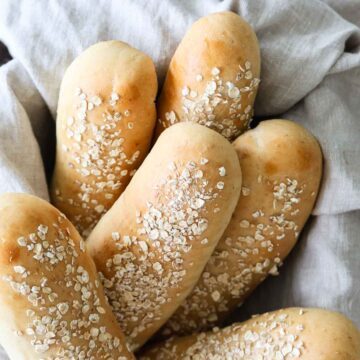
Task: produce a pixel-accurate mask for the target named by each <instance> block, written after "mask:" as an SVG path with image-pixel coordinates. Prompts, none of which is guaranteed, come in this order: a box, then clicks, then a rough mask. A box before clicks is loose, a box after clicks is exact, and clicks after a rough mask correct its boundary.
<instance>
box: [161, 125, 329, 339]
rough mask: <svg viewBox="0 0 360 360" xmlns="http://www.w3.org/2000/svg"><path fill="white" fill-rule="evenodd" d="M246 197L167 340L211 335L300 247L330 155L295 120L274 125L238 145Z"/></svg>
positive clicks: (171, 322) (167, 329) (171, 325)
mask: <svg viewBox="0 0 360 360" xmlns="http://www.w3.org/2000/svg"><path fill="white" fill-rule="evenodd" d="M233 145H234V147H235V149H236V151H237V154H238V156H239V159H240V165H241V168H242V173H243V186H242V195H241V197H240V199H239V202H238V204H237V207H236V209H235V211H234V214H233V216H232V219H231V221H230V224H229V226H228V227H227V229H226V231H225V233H224V234H223V236H222V237H221V240H220V241H219V244H218V245H217V247H216V249H215V251H214V253H213V254H212V256H211V258H210V261H209V263H208V264H207V266H206V268H205V270H204V272H203V274H202V276H201V278H200V280H199V282H198V284H197V285H196V287H195V288H194V290H193V292H192V293H191V295H190V296H189V297H188V298H187V299H186V300H185V302H184V303H183V304H182V305H181V306H180V307H179V309H178V310H177V311H176V312H175V314H174V315H173V316H172V318H171V319H170V320H169V321H168V323H167V325H166V326H165V328H164V329H163V334H164V335H168V334H172V333H175V334H178V335H183V334H190V333H193V332H198V331H204V330H209V329H211V328H212V327H213V326H215V325H218V324H220V323H221V321H222V320H223V319H224V318H225V317H226V316H227V315H228V314H229V313H230V312H231V311H233V310H234V309H235V308H236V307H237V306H239V305H240V304H241V303H242V302H243V301H244V300H245V298H246V297H247V296H248V295H249V294H250V293H251V292H252V291H253V290H254V289H255V287H256V286H258V285H259V283H260V282H261V281H263V280H264V279H265V278H266V277H267V275H268V274H269V273H270V274H273V275H276V274H277V271H278V266H279V265H281V264H282V261H283V260H284V258H285V257H286V256H287V255H288V253H289V252H290V250H291V249H292V248H293V246H294V245H295V242H296V240H297V238H298V235H299V233H300V231H301V229H302V228H303V226H304V224H305V222H306V220H307V219H308V217H309V216H310V213H311V210H312V208H313V206H314V202H315V199H316V196H317V193H318V189H319V184H320V179H321V170H322V156H321V150H320V147H319V144H318V143H317V141H316V139H315V138H314V137H313V136H312V135H311V134H310V133H309V132H308V131H307V130H306V129H304V128H303V127H301V126H300V125H297V124H296V123H294V122H291V121H287V120H267V121H264V122H262V123H260V125H259V126H258V127H257V128H256V129H254V130H250V131H248V132H246V133H245V134H243V135H241V136H240V137H239V138H237V139H236V141H235V142H234V143H233Z"/></svg>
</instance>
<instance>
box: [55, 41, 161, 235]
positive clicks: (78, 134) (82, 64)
mask: <svg viewBox="0 0 360 360" xmlns="http://www.w3.org/2000/svg"><path fill="white" fill-rule="evenodd" d="M156 92H157V78H156V73H155V67H154V64H153V62H152V60H151V59H150V58H149V57H148V56H146V55H145V54H143V53H142V52H141V51H139V50H136V49H134V48H132V47H130V46H129V45H127V44H125V43H123V42H120V41H106V42H101V43H98V44H96V45H93V46H91V47H90V48H88V49H87V50H85V51H84V52H83V53H82V54H81V55H80V56H79V57H78V58H76V59H75V60H74V62H73V63H72V64H71V65H70V66H69V68H68V69H67V71H66V73H65V75H64V78H63V81H62V84H61V89H60V95H59V104H58V112H57V129H56V135H57V150H56V165H55V172H54V175H53V181H52V191H51V197H52V202H53V203H54V205H55V206H56V207H57V208H58V209H60V210H61V211H62V212H64V214H65V215H66V216H67V217H68V218H69V219H70V221H71V222H72V223H73V224H74V225H75V227H76V228H77V229H78V230H79V232H80V233H81V235H82V236H83V237H86V236H87V235H88V234H89V232H90V231H91V229H92V228H93V227H94V226H95V224H96V223H97V222H98V220H99V219H100V218H101V216H102V215H103V214H104V213H105V212H106V211H107V210H108V209H109V208H110V207H111V206H112V204H113V203H114V202H115V200H116V199H117V198H118V197H119V196H120V194H121V193H122V191H123V190H124V189H125V187H126V185H127V184H128V182H129V180H130V178H131V176H132V175H133V174H134V172H135V170H136V169H137V168H138V166H139V165H140V164H141V162H142V161H143V159H144V158H145V156H146V155H147V152H148V149H149V145H150V141H151V137H152V133H153V129H154V126H155V122H156V110H155V104H154V100H155V96H156Z"/></svg>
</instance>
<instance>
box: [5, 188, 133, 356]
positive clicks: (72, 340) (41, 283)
mask: <svg viewBox="0 0 360 360" xmlns="http://www.w3.org/2000/svg"><path fill="white" fill-rule="evenodd" d="M0 289H1V290H0V312H1V316H0V343H1V345H2V346H3V347H4V348H5V350H6V352H7V353H8V355H9V356H10V358H11V359H12V360H32V359H59V360H60V359H64V360H65V359H77V360H78V359H79V360H80V359H82V360H85V359H86V360H88V359H94V360H95V359H109V360H110V359H117V360H120V359H121V360H125V359H134V357H133V355H131V354H130V353H129V351H128V350H127V348H126V344H125V339H124V336H123V334H122V332H121V330H120V328H119V326H118V324H117V322H116V319H115V317H114V315H113V314H112V312H111V308H110V306H109V304H108V303H107V301H106V298H105V296H104V292H103V288H102V286H101V284H100V281H99V279H98V275H97V272H96V269H95V265H94V262H93V261H92V259H91V257H90V256H89V254H88V253H87V251H86V249H85V243H84V241H83V240H82V239H81V238H80V236H79V234H78V232H77V231H76V229H75V228H74V226H73V225H72V224H71V223H70V222H69V220H67V219H66V217H65V216H64V215H63V214H62V213H60V212H59V211H58V210H57V209H55V208H54V207H53V206H51V205H50V204H49V203H47V202H45V201H44V200H41V199H39V198H37V197H35V196H30V195H25V194H5V195H2V196H0Z"/></svg>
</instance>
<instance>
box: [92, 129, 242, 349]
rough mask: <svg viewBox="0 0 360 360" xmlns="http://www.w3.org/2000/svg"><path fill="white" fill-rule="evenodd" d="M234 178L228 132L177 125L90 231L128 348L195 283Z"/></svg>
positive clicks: (235, 185)
mask: <svg viewBox="0 0 360 360" xmlns="http://www.w3.org/2000/svg"><path fill="white" fill-rule="evenodd" d="M239 179H241V171H240V166H239V161H238V158H237V156H236V153H235V150H234V149H233V147H232V146H231V144H230V143H229V142H228V141H227V140H226V139H224V138H223V137H222V136H221V135H219V134H217V133H216V132H215V131H212V130H209V129H207V128H206V127H203V126H200V125H196V124H190V123H187V124H185V123H183V124H178V125H175V126H174V127H171V128H169V129H168V130H166V131H165V132H164V133H163V134H162V135H161V136H160V138H159V139H158V141H157V142H156V144H155V146H154V147H153V149H152V151H151V152H150V154H149V155H148V157H147V158H146V159H145V161H144V163H143V164H142V166H141V167H140V168H139V170H138V171H137V173H136V174H135V176H134V177H133V179H132V181H131V182H130V184H129V185H128V187H127V188H126V190H125V192H124V193H123V194H122V195H121V197H120V198H119V199H118V200H117V202H116V203H115V204H114V205H113V207H112V208H111V209H110V210H109V212H108V213H107V214H106V215H105V216H104V217H103V218H102V219H101V220H100V222H99V223H98V225H97V226H96V227H95V229H94V230H93V232H92V233H91V235H90V237H89V238H88V244H87V245H88V248H89V250H90V253H91V255H92V256H93V258H94V260H95V263H96V265H97V268H98V270H99V272H100V274H101V277H102V280H103V284H104V287H105V291H106V294H107V296H108V298H109V301H110V304H111V305H112V307H113V309H114V312H115V313H116V315H117V318H118V320H119V322H120V324H121V327H122V329H123V330H124V332H125V334H126V335H127V337H128V341H129V343H130V344H131V346H132V348H137V347H139V346H140V345H142V344H143V343H144V342H145V341H146V340H147V339H149V338H150V336H151V335H153V333H154V332H155V331H156V330H157V329H158V328H159V327H160V326H161V325H162V324H163V323H164V322H165V321H166V320H167V318H169V317H170V315H171V314H172V313H173V312H174V311H175V309H176V308H177V306H178V305H179V304H180V303H181V302H182V301H183V300H184V298H185V297H186V296H187V295H188V293H189V292H190V290H191V289H192V287H193V286H194V285H195V283H196V281H197V280H198V278H199V276H200V274H201V271H202V270H203V268H204V266H205V264H206V262H207V261H208V259H209V258H210V255H211V253H212V251H213V250H214V247H215V245H216V244H217V242H218V240H219V238H220V236H221V235H222V233H223V231H224V230H225V228H226V226H227V224H228V222H229V221H230V218H231V214H232V212H233V210H234V208H235V205H236V203H237V200H238V197H239V194H240V186H241V181H239Z"/></svg>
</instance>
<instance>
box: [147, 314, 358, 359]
mask: <svg viewBox="0 0 360 360" xmlns="http://www.w3.org/2000/svg"><path fill="white" fill-rule="evenodd" d="M140 359H141V360H177V359H179V360H180V359H181V360H190V359H196V360H208V359H219V360H220V359H231V360H240V359H241V360H255V359H261V360H290V359H299V360H358V359H360V332H359V330H358V329H357V328H356V327H355V326H354V324H353V323H352V322H351V321H350V320H348V319H347V318H346V317H344V316H343V315H341V314H339V313H335V312H332V311H326V310H321V309H301V308H289V309H284V310H278V311H274V312H271V313H266V314H263V315H260V316H256V317H254V318H252V319H251V320H248V321H245V322H243V323H240V324H234V325H232V326H229V327H227V328H225V329H222V330H219V329H218V328H216V329H214V330H213V331H212V332H209V333H201V334H198V335H190V336H186V337H183V338H172V339H170V340H168V341H166V342H165V343H161V344H157V345H155V346H153V347H152V349H150V350H148V351H146V352H145V353H144V354H143V355H142V356H140Z"/></svg>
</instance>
